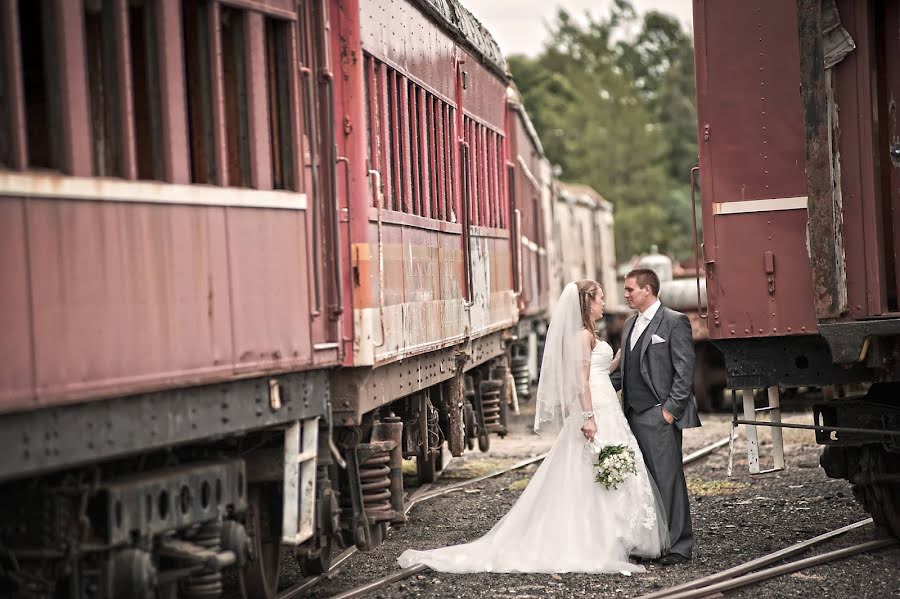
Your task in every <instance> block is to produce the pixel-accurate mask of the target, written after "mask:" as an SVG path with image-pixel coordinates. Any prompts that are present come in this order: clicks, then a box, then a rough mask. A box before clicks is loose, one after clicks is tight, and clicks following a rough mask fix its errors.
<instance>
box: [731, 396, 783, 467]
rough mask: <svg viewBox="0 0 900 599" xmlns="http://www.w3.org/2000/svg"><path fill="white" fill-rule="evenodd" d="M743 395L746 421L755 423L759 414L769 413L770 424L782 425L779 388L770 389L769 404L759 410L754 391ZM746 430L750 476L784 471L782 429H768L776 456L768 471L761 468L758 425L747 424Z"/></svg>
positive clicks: (775, 427)
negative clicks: (770, 432) (770, 431)
mask: <svg viewBox="0 0 900 599" xmlns="http://www.w3.org/2000/svg"><path fill="white" fill-rule="evenodd" d="M741 393H742V398H743V401H744V420H750V421H755V420H756V415H757V414H759V413H768V415H769V422H772V423H775V424H781V391H780V390H779V389H778V387H777V386H774V387H769V388H768V397H769V404H768V405H767V406H765V407H762V408H757V407H756V404H755V402H754V401H753V389H742V390H741ZM744 428H745V432H746V435H747V463H748V464H749V466H750V474H766V473H769V472H778V471H779V470H784V438H783V437H782V434H781V432H782V431H781V427H779V426H772V427H768V428H770V429H771V430H772V451H773V454H774V455H773V466H772V468H769V469H766V470H761V469H760V467H759V439H758V438H757V430H756V429H757V427H756V425H752V424H745V425H744Z"/></svg>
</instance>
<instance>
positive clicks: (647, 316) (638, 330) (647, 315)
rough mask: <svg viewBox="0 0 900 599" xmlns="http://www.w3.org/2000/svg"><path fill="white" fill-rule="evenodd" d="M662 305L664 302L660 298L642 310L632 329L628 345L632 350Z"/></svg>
mask: <svg viewBox="0 0 900 599" xmlns="http://www.w3.org/2000/svg"><path fill="white" fill-rule="evenodd" d="M660 306H662V303H661V302H660V301H659V300H656V301H655V302H653V305H652V306H650V307H649V308H647V309H646V310H644V311H643V312H640V313H639V314H638V316H637V318H635V319H634V327H633V328H632V329H631V339H629V342H628V346H629V348H631V349H632V350H634V345H635V344H636V343H637V340H638V339H640V338H641V334H642V333H643V332H644V329H646V328H647V325H648V324H650V321H651V320H653V317H654V316H656V311H657V310H659V307H660Z"/></svg>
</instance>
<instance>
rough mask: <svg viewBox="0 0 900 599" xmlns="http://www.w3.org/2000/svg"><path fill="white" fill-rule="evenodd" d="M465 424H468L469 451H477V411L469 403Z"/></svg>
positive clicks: (467, 443) (467, 441) (467, 445)
mask: <svg viewBox="0 0 900 599" xmlns="http://www.w3.org/2000/svg"><path fill="white" fill-rule="evenodd" d="M464 415H465V423H466V447H468V448H469V451H472V450H473V449H475V411H474V410H473V409H472V406H470V405H469V404H468V403H467V404H466V407H465V414H464Z"/></svg>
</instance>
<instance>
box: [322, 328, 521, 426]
mask: <svg viewBox="0 0 900 599" xmlns="http://www.w3.org/2000/svg"><path fill="white" fill-rule="evenodd" d="M507 342H508V339H507V337H506V336H505V334H504V333H503V332H493V333H490V334H488V335H485V336H483V337H480V338H478V339H473V340H472V342H471V344H466V345H465V347H460V346H449V347H443V348H435V349H434V351H430V352H427V353H423V354H420V355H417V356H411V357H409V358H407V359H405V360H403V361H400V362H392V363H389V364H385V365H382V366H379V367H377V368H367V367H360V368H343V369H340V370H335V371H334V372H333V373H332V377H331V396H332V398H333V399H332V405H333V410H334V416H335V420H336V423H338V424H340V425H342V426H355V425H358V424H360V423H361V422H362V416H363V415H364V414H367V413H369V412H371V411H372V410H376V409H378V408H380V407H381V406H383V405H386V404H388V403H390V402H392V401H394V400H396V399H400V398H401V397H405V396H407V395H410V394H412V393H415V392H417V391H421V390H423V389H427V388H428V387H431V386H432V385H436V384H438V383H441V382H444V381H447V380H450V379H451V378H453V377H455V376H457V375H458V373H459V370H462V371H463V372H465V371H467V370H470V369H471V368H474V367H475V366H478V365H479V364H484V363H485V362H487V361H488V360H490V359H492V358H496V357H497V356H501V355H503V354H504V353H505V352H506V347H507Z"/></svg>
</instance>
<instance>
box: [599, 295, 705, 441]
mask: <svg viewBox="0 0 900 599" xmlns="http://www.w3.org/2000/svg"><path fill="white" fill-rule="evenodd" d="M636 318H637V315H636V314H635V315H634V316H632V317H631V318H629V319H628V320H627V321H625V328H624V329H623V330H622V345H623V346H624V345H625V344H626V343H628V342H629V341H628V340H629V338H630V337H631V329H633V328H634V322H635V320H636ZM654 338H656V339H662V341H660V342H657V343H653V339H654ZM635 349H638V348H635ZM640 352H641V376H642V377H644V381H645V382H646V383H647V385H649V386H650V389H652V390H653V393H654V394H655V395H656V399H657V400H658V401H659V402H660V403H661V404H662V407H663V408H665V409H666V411H667V412H669V413H670V414H672V415H673V416H675V418H676V420H675V425H676V426H677V427H678V428H680V429H685V428H692V427H695V426H700V417H699V415H698V414H697V403H696V401H695V400H694V393H693V387H694V340H693V338H692V336H691V321H690V320H688V317H687V316H685V315H684V314H682V313H681V312H676V311H675V310H670V309H669V308H666V307H665V306H660V307H659V309H658V310H657V311H656V314H655V315H654V316H653V320H651V321H650V324H649V325H647V334H646V335H644V341H643V343H642V344H641V347H640ZM625 353H626V352H624V351H623V352H622V359H621V360H620V361H619V365H618V367H617V368H616V370H614V371H613V372H611V373H610V375H609V377H610V379H612V383H613V387H615V388H616V391H619V390H620V389H621V388H622V378H623V374H624V372H625Z"/></svg>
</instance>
